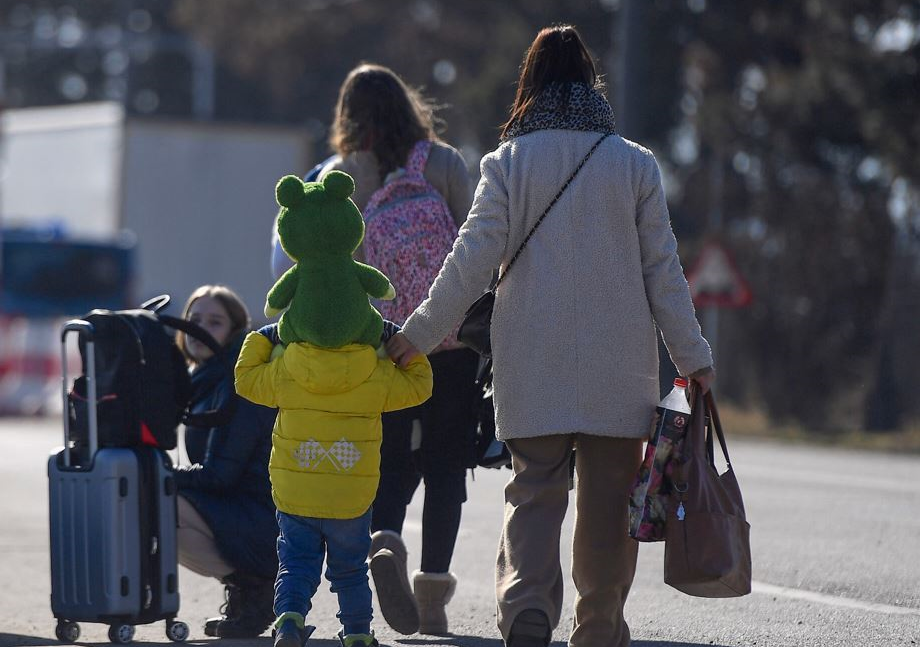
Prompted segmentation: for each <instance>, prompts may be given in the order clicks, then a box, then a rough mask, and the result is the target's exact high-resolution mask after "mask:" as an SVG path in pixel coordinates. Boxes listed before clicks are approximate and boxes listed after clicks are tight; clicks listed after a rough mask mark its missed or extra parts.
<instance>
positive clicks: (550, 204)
mask: <svg viewBox="0 0 920 647" xmlns="http://www.w3.org/2000/svg"><path fill="white" fill-rule="evenodd" d="M612 134H613V133H605V134H604V135H601V138H600V139H598V140H597V141H596V142H594V146H592V147H591V150H589V151H588V152H587V154H586V155H585V157H584V159H582V160H581V163H580V164H579V165H578V166H577V167H575V170H574V171H572V175H570V176H569V179H568V180H566V181H565V184H563V185H562V188H561V189H559V191H558V193H556V197H554V198H553V199H552V201H551V202H550V203H549V206H548V207H546V209H545V210H544V211H543V215H541V216H540V217H539V218H537V222H535V223H534V225H533V227H531V228H530V232H529V233H528V234H527V236H526V237H525V238H524V240H523V242H521V246H520V247H518V248H517V251H516V252H514V256H512V257H511V260H510V261H508V265H506V266H505V271H504V272H502V273H501V275H499V277H498V280H497V281H495V285H494V286H492V291H493V292H494V291H495V289H496V288H497V287H498V284H499V283H501V282H502V279H504V278H505V275H506V274H507V273H508V270H510V269H511V266H512V265H514V262H515V261H516V260H517V258H518V256H520V255H521V252H523V251H524V248H525V247H527V243H528V242H530V239H531V238H532V237H533V235H534V232H535V231H537V227H539V226H540V223H541V222H543V219H544V218H546V216H547V214H548V213H549V212H550V209H552V208H553V206H554V205H555V204H556V203H557V202H558V201H559V198H561V197H562V194H563V193H565V190H566V189H567V188H569V185H570V184H571V183H572V180H574V179H575V176H576V175H578V172H579V171H580V170H581V168H582V167H583V166H584V165H585V162H587V161H588V159H589V158H590V157H591V156H592V155H593V154H594V151H596V150H597V147H598V146H600V145H601V142H602V141H604V140H605V139H607V138H608V137H610V135H612Z"/></svg>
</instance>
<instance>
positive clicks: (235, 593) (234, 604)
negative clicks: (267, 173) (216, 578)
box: [204, 574, 241, 637]
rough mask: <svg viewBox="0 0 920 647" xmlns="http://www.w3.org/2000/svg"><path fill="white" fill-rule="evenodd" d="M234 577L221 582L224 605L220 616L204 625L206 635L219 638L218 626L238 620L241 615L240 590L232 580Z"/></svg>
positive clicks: (208, 620)
mask: <svg viewBox="0 0 920 647" xmlns="http://www.w3.org/2000/svg"><path fill="white" fill-rule="evenodd" d="M232 577H233V575H232V574H231V575H230V576H229V577H225V578H223V579H222V580H221V582H222V583H223V585H224V603H223V604H222V605H221V606H220V615H219V616H217V617H216V618H208V619H207V620H205V623H204V635H205V636H212V637H217V625H218V624H220V623H221V622H223V621H225V620H230V619H232V618H236V617H238V616H239V615H240V606H241V605H240V603H241V600H240V588H239V587H238V586H237V585H236V583H235V582H234V581H233V579H232Z"/></svg>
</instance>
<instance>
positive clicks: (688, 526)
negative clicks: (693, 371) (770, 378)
mask: <svg viewBox="0 0 920 647" xmlns="http://www.w3.org/2000/svg"><path fill="white" fill-rule="evenodd" d="M693 391H694V397H693V413H692V414H691V415H690V423H689V425H688V429H687V435H686V436H685V438H684V441H683V443H682V444H681V446H680V448H679V450H678V451H679V457H678V459H677V464H676V467H675V470H674V474H673V494H672V496H671V501H670V506H669V510H668V520H667V524H666V530H665V550H664V581H665V583H666V584H669V585H670V586H673V587H674V588H675V589H677V590H678V591H682V592H684V593H686V594H688V595H695V596H699V597H703V598H731V597H737V596H741V595H747V594H748V593H750V592H751V547H750V526H749V525H748V522H747V520H746V519H745V516H744V502H743V501H742V500H741V489H740V488H739V487H738V481H737V479H736V478H735V472H734V470H733V469H732V466H731V461H730V460H729V458H728V447H727V446H726V444H725V435H724V434H723V433H722V424H721V422H720V421H719V412H718V410H717V409H716V403H715V400H714V399H713V397H712V392H709V393H707V394H706V395H705V396H704V395H703V394H701V393H700V392H699V389H693ZM713 435H715V436H716V437H717V438H718V439H719V445H720V446H721V448H722V453H723V455H724V456H725V462H726V463H727V464H728V469H727V470H726V471H725V472H724V473H722V474H719V473H718V470H717V469H716V466H715V460H714V454H713Z"/></svg>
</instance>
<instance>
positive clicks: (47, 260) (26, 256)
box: [0, 230, 134, 317]
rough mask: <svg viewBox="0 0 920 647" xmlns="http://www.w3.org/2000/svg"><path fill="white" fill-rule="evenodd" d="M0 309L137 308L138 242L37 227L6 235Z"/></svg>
mask: <svg viewBox="0 0 920 647" xmlns="http://www.w3.org/2000/svg"><path fill="white" fill-rule="evenodd" d="M0 244H2V250H0V313H3V314H8V315H20V316H27V317H58V316H77V315H82V314H84V313H85V312H88V311H90V310H92V309H94V308H107V309H111V310H117V309H122V308H128V307H131V305H130V304H131V303H132V302H133V298H132V297H133V295H132V294H131V280H132V275H133V270H134V268H133V265H134V259H133V252H134V245H133V243H131V242H128V241H127V240H126V241H125V242H117V243H100V242H87V241H76V240H68V239H66V238H59V237H55V236H48V235H47V232H45V234H44V235H42V233H41V232H39V231H32V230H4V231H3V233H2V235H0Z"/></svg>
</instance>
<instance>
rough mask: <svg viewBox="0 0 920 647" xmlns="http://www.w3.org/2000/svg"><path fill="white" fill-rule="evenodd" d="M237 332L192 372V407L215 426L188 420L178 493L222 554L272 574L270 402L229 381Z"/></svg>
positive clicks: (272, 415)
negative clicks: (249, 396)
mask: <svg viewBox="0 0 920 647" xmlns="http://www.w3.org/2000/svg"><path fill="white" fill-rule="evenodd" d="M242 341H243V335H240V336H239V338H237V339H235V340H233V341H231V342H230V343H229V344H228V345H227V347H226V348H225V349H224V351H223V352H222V353H220V354H218V355H215V356H214V357H212V358H210V359H209V360H207V361H206V362H205V363H204V364H202V365H201V366H199V367H198V368H196V369H195V370H194V371H193V372H192V375H191V377H192V387H193V389H194V395H193V400H192V406H191V413H192V414H202V413H205V412H220V413H215V414H214V415H215V417H216V419H213V420H211V421H210V422H211V423H212V424H213V425H214V426H187V427H186V430H185V450H186V453H187V454H188V457H189V460H190V461H191V463H192V465H190V466H184V467H181V468H179V470H178V472H177V473H176V480H177V482H178V486H179V494H180V495H181V496H183V497H185V498H186V499H187V500H188V501H189V503H191V504H192V505H193V506H194V507H195V509H196V510H197V511H198V513H199V514H200V515H201V516H202V517H203V518H204V520H205V521H206V522H207V524H208V526H210V528H211V530H212V531H213V533H214V537H215V539H216V541H217V546H218V549H219V550H220V554H221V556H222V557H223V558H224V559H225V560H226V561H227V562H229V563H230V565H231V566H233V567H234V568H235V569H238V570H240V571H243V572H245V573H248V574H251V575H256V576H262V577H266V578H271V577H274V576H275V574H276V572H277V570H278V561H277V554H276V549H275V540H276V538H277V535H278V526H277V522H276V520H275V506H274V504H273V503H272V497H271V485H270V483H269V480H268V459H269V454H270V453H271V442H272V426H273V425H274V422H275V413H276V410H275V409H270V408H268V407H262V406H259V405H256V404H253V403H251V402H249V401H247V400H245V399H243V398H241V397H240V396H238V395H237V394H236V392H235V390H234V387H233V367H234V365H235V364H236V359H237V357H238V355H239V352H240V347H241V345H242Z"/></svg>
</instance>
